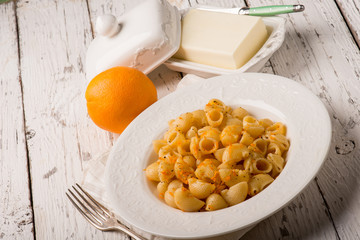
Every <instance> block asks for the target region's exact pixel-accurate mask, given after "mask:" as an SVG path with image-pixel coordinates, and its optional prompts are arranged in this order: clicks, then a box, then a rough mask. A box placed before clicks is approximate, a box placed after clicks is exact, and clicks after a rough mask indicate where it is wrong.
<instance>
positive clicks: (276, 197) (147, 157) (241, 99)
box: [105, 73, 331, 238]
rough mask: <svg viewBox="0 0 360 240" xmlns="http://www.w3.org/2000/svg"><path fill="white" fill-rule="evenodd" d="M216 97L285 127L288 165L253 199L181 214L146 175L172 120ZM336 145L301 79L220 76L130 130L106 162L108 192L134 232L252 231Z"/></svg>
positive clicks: (174, 97)
mask: <svg viewBox="0 0 360 240" xmlns="http://www.w3.org/2000/svg"><path fill="white" fill-rule="evenodd" d="M211 98H218V99H220V100H222V101H223V102H224V103H225V104H227V105H230V106H232V107H235V106H242V107H244V108H246V109H247V110H248V111H249V112H250V113H251V114H253V115H254V116H255V117H257V118H262V117H267V118H270V119H272V120H274V121H281V122H283V123H285V124H286V126H287V129H288V132H287V137H288V138H289V139H290V142H291V145H290V149H289V152H288V156H287V159H286V160H287V164H286V166H285V168H284V170H283V172H282V173H281V174H280V175H279V176H278V178H276V179H275V181H274V182H273V183H272V184H271V185H270V186H268V187H267V188H266V189H265V190H264V191H262V192H261V193H259V194H258V195H256V196H254V197H252V198H250V199H249V200H246V201H244V202H242V203H240V204H238V205H235V206H232V207H229V208H226V209H222V210H218V211H214V212H196V213H189V212H182V211H180V210H177V209H174V208H171V207H169V206H167V205H166V204H165V203H164V202H162V201H161V200H160V199H159V198H158V197H157V193H156V189H155V186H154V185H153V184H150V183H149V181H148V180H147V179H146V177H145V174H144V169H145V168H146V166H147V165H148V164H149V163H150V162H152V161H154V160H155V159H156V156H155V154H154V153H153V150H152V140H154V139H159V138H160V137H161V136H162V135H163V133H164V132H165V130H166V128H167V121H168V120H170V119H173V118H176V117H177V116H179V115H180V114H181V113H185V112H189V111H193V110H196V109H200V108H203V106H204V105H205V104H206V103H207V102H208V101H209V100H210V99H211ZM330 139H331V122H330V118H329V114H328V112H327V110H326V108H325V107H324V105H323V104H322V102H321V101H320V100H319V99H318V98H317V97H316V96H315V95H314V94H312V93H311V92H310V91H309V90H308V89H306V88H305V87H303V86H302V85H300V84H298V83H296V82H295V81H293V80H290V79H287V78H283V77H280V76H275V75H269V74H260V73H244V74H237V75H224V76H219V77H214V78H211V79H207V80H204V81H200V82H198V83H194V85H191V86H188V87H184V88H181V89H179V90H177V91H175V92H174V93H172V94H170V95H168V96H166V97H164V98H162V99H160V100H159V101H157V102H156V103H155V104H153V105H152V106H150V107H149V108H148V109H146V110H145V111H144V112H143V113H141V114H140V115H139V116H138V117H137V118H136V119H135V120H134V121H133V122H132V123H131V124H130V125H129V126H128V127H127V128H126V130H125V131H124V132H123V133H122V134H121V136H120V137H119V138H118V140H117V142H116V144H115V145H114V147H113V149H112V151H111V153H110V156H109V159H108V164H107V167H106V172H105V176H106V191H107V193H108V194H109V196H110V199H109V200H110V204H111V207H112V208H113V209H114V210H115V212H116V214H117V215H119V216H121V217H122V218H123V219H124V220H125V221H126V222H128V223H129V224H131V225H133V226H135V227H136V228H139V229H142V230H144V231H146V232H149V233H151V234H155V235H160V236H165V237H170V238H201V237H210V236H217V235H221V234H225V233H229V232H232V231H235V230H240V229H245V228H246V227H249V226H252V225H254V224H256V223H258V222H259V221H260V220H262V219H264V218H266V217H268V216H269V215H271V214H273V213H274V212H276V211H278V210H279V209H281V208H282V207H284V206H285V205H286V204H287V203H289V202H290V201H291V200H292V199H293V198H294V197H295V196H296V195H297V194H299V193H300V192H301V191H302V190H303V189H304V188H305V186H306V185H307V184H308V183H309V182H310V181H311V180H312V179H313V178H314V176H315V175H316V173H317V172H318V170H319V169H320V167H321V166H322V164H323V162H324V160H325V158H326V156H327V152H328V149H329V145H330Z"/></svg>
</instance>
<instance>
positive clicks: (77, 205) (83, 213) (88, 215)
mask: <svg viewBox="0 0 360 240" xmlns="http://www.w3.org/2000/svg"><path fill="white" fill-rule="evenodd" d="M68 191H69V193H70V194H71V196H72V198H71V197H70V195H69V194H67V193H66V195H67V196H68V198H69V199H70V200H71V202H72V203H73V204H74V205H75V207H76V208H77V209H78V210H79V211H80V213H81V214H82V215H83V216H85V217H86V218H87V219H88V220H92V221H91V222H92V223H93V224H96V225H99V224H102V221H101V220H100V219H99V218H98V217H96V216H95V215H94V213H92V212H91V211H89V209H88V208H87V207H86V206H85V205H84V204H83V203H82V202H81V201H80V199H79V198H78V197H76V195H75V194H74V193H73V192H72V191H71V190H70V189H68ZM74 199H75V200H74ZM75 201H76V202H77V203H76V202H75ZM79 205H81V207H80V206H79ZM85 211H86V213H87V214H86V213H85ZM90 216H91V217H92V218H90ZM95 221H96V222H97V223H95Z"/></svg>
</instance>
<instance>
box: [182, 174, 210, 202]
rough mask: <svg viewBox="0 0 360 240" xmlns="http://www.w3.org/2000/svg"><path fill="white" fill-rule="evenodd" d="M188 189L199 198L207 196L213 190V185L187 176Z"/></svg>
mask: <svg viewBox="0 0 360 240" xmlns="http://www.w3.org/2000/svg"><path fill="white" fill-rule="evenodd" d="M188 182H189V190H190V192H191V193H192V195H194V196H195V197H197V198H199V199H205V198H207V197H208V196H209V195H210V194H211V193H212V192H213V191H214V190H215V185H214V184H211V183H208V182H205V181H203V180H200V179H196V178H189V180H188Z"/></svg>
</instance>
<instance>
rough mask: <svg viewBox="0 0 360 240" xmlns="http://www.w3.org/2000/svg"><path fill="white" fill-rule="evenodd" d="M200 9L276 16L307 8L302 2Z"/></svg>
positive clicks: (202, 8)
mask: <svg viewBox="0 0 360 240" xmlns="http://www.w3.org/2000/svg"><path fill="white" fill-rule="evenodd" d="M197 9H200V10H206V11H214V12H224V13H232V14H239V15H250V16H274V15H279V14H285V13H294V12H302V11H304V10H305V6H304V5H301V4H296V5H274V6H263V7H242V8H210V7H209V8H207V7H197Z"/></svg>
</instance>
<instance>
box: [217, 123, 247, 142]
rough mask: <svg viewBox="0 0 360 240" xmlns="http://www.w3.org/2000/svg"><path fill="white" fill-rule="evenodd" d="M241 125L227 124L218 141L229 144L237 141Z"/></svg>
mask: <svg viewBox="0 0 360 240" xmlns="http://www.w3.org/2000/svg"><path fill="white" fill-rule="evenodd" d="M241 131H242V126H241V125H228V126H226V127H225V128H224V129H223V130H222V131H221V134H220V141H221V143H222V145H224V146H229V145H230V144H233V143H237V142H239V140H240V137H241Z"/></svg>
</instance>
